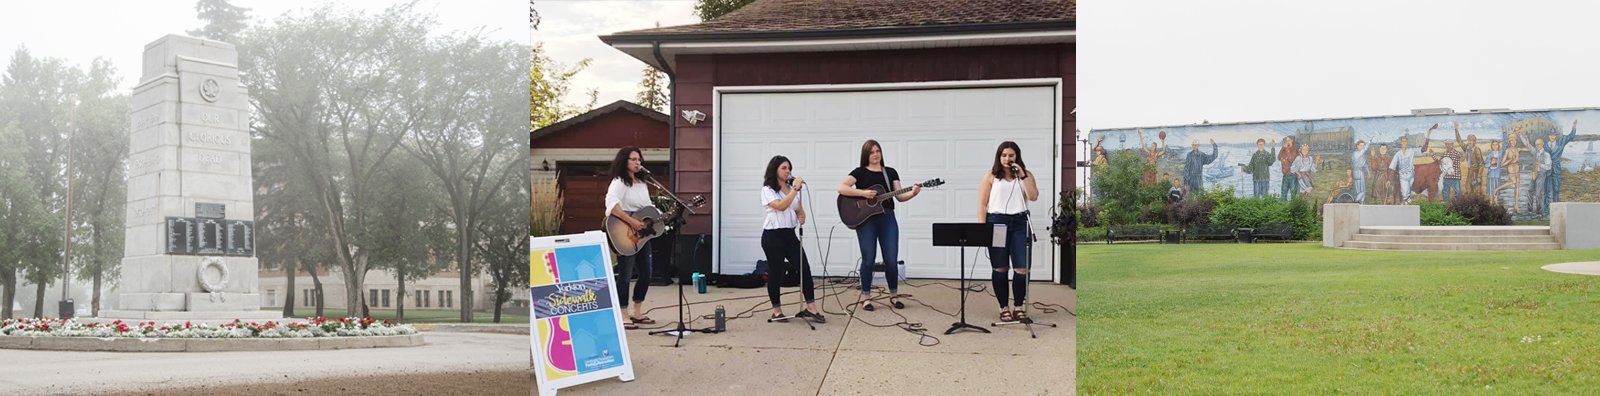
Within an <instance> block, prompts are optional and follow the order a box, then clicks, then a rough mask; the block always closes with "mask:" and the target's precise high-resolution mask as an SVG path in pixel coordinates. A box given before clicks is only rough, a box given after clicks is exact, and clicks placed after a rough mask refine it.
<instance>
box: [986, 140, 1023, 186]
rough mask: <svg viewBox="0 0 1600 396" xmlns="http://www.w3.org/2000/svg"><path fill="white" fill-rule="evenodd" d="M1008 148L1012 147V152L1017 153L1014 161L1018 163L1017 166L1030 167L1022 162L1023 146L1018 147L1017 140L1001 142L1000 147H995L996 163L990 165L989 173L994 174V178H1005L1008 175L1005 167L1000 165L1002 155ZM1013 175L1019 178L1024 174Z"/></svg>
mask: <svg viewBox="0 0 1600 396" xmlns="http://www.w3.org/2000/svg"><path fill="white" fill-rule="evenodd" d="M1006 149H1011V152H1013V153H1016V154H1017V159H1016V161H1013V162H1016V163H1017V166H1020V167H1023V168H1027V167H1028V164H1025V163H1023V162H1022V148H1021V147H1017V142H1013V141H1010V140H1007V141H1004V142H1000V148H997V149H994V165H993V166H990V167H989V173H992V174H994V178H996V179H1004V178H1005V177H1006V174H1005V167H1004V166H1001V165H1000V156H1001V155H1002V154H1005V153H1006ZM1012 176H1013V177H1015V178H1019V179H1020V178H1022V175H1020V174H1019V175H1012Z"/></svg>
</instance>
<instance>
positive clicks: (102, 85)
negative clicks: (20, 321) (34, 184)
mask: <svg viewBox="0 0 1600 396" xmlns="http://www.w3.org/2000/svg"><path fill="white" fill-rule="evenodd" d="M115 75H116V70H115V68H114V67H112V66H111V63H110V62H109V61H106V60H104V59H96V60H95V61H94V63H93V65H92V66H91V67H90V70H89V73H88V74H87V79H86V80H85V81H83V83H82V84H80V85H79V87H78V88H79V94H78V98H80V99H79V100H80V102H79V104H78V106H77V108H76V110H75V111H73V112H72V116H71V118H72V124H73V128H72V129H73V132H74V134H75V135H74V137H73V143H72V145H73V149H72V150H73V158H74V161H73V162H74V166H73V167H72V168H73V172H72V179H71V180H72V190H73V193H72V200H73V206H72V215H71V219H72V223H73V229H74V230H75V232H74V236H73V243H72V249H71V252H72V256H73V258H72V262H73V264H72V271H73V274H74V275H75V276H76V278H77V279H80V280H87V281H90V282H91V284H92V285H93V286H92V287H93V294H92V298H91V300H90V301H89V307H90V310H91V313H92V314H93V315H96V316H98V315H99V312H100V308H101V304H100V300H101V291H102V290H103V289H104V288H105V287H106V286H107V284H108V283H115V282H116V280H117V279H118V278H119V277H118V276H116V274H117V273H118V268H120V267H121V263H122V254H123V228H124V225H125V223H126V219H127V216H126V213H127V212H126V209H125V208H126V206H127V181H126V178H125V176H126V175H125V173H126V172H125V169H124V163H125V162H126V160H127V157H128V132H129V131H128V128H129V124H130V121H129V119H128V94H127V93H125V92H122V90H121V89H118V88H117V81H116V80H117V79H116V77H115ZM108 275H110V276H108ZM108 280H109V281H110V282H108Z"/></svg>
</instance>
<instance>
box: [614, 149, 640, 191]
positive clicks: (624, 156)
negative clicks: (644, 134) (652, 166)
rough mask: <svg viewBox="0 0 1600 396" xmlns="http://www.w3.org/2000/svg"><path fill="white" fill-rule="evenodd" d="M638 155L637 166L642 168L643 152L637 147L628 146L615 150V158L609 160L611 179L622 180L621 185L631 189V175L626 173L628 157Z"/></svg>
mask: <svg viewBox="0 0 1600 396" xmlns="http://www.w3.org/2000/svg"><path fill="white" fill-rule="evenodd" d="M633 153H639V166H644V152H643V151H639V148H638V147H634V146H628V147H623V148H622V149H621V150H617V157H616V158H612V159H611V170H610V173H609V174H610V175H611V177H612V178H622V185H625V186H628V187H633V173H632V172H628V155H629V154H633Z"/></svg>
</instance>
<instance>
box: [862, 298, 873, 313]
mask: <svg viewBox="0 0 1600 396" xmlns="http://www.w3.org/2000/svg"><path fill="white" fill-rule="evenodd" d="M861 309H865V310H867V312H872V310H873V308H872V300H861Z"/></svg>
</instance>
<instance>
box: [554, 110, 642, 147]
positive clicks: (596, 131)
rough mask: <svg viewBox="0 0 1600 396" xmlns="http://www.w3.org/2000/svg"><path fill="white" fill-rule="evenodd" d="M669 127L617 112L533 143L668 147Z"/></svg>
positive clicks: (556, 145) (635, 114)
mask: <svg viewBox="0 0 1600 396" xmlns="http://www.w3.org/2000/svg"><path fill="white" fill-rule="evenodd" d="M669 142H670V139H669V138H668V137H667V124H666V123H663V122H660V121H656V120H654V119H651V118H650V117H645V116H643V115H639V114H637V113H633V112H630V111H615V112H612V113H610V114H606V115H602V116H599V117H596V118H595V119H593V120H589V121H588V122H584V123H582V124H581V125H574V126H572V127H570V128H568V129H567V130H564V131H561V132H558V133H555V134H553V135H550V136H546V137H544V138H541V139H539V140H538V141H536V142H533V144H534V145H535V147H538V148H610V149H615V148H621V147H624V146H636V147H641V148H667V147H668V143H669Z"/></svg>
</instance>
